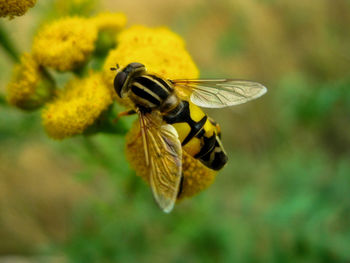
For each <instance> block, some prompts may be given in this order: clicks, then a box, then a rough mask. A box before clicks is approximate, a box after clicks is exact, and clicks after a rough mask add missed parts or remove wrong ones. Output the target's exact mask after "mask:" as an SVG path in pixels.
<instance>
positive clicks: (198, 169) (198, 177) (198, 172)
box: [126, 122, 216, 199]
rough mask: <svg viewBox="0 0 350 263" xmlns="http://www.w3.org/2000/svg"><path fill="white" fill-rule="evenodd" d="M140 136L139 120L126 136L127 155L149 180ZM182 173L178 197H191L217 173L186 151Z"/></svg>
mask: <svg viewBox="0 0 350 263" xmlns="http://www.w3.org/2000/svg"><path fill="white" fill-rule="evenodd" d="M142 149H143V143H142V136H140V128H139V125H138V122H135V123H134V125H133V127H132V129H131V130H130V132H129V133H128V134H127V136H126V156H127V159H128V160H129V162H130V164H131V166H132V168H133V169H135V171H136V174H137V175H138V176H141V177H142V178H143V179H144V180H145V181H146V182H149V174H150V173H149V167H147V165H146V160H145V155H144V151H143V150H142ZM182 155H183V156H182V174H183V177H184V180H183V187H182V192H181V195H180V196H179V198H178V199H182V198H184V197H190V196H193V195H195V194H197V193H198V192H200V191H202V190H204V189H206V188H207V187H208V186H209V185H211V184H212V183H213V181H214V180H215V177H216V173H215V172H214V171H213V170H211V169H209V168H207V167H206V166H204V165H203V164H202V163H201V162H200V161H198V160H197V159H195V158H193V157H192V156H190V155H189V154H187V153H186V152H185V151H183V153H182Z"/></svg>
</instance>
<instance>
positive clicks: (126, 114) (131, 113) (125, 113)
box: [113, 110, 136, 123]
mask: <svg viewBox="0 0 350 263" xmlns="http://www.w3.org/2000/svg"><path fill="white" fill-rule="evenodd" d="M133 114H136V111H135V110H128V111H122V112H119V113H118V115H117V117H116V118H115V119H114V120H113V122H114V123H116V122H117V121H118V120H119V119H120V118H121V117H123V116H130V115H133Z"/></svg>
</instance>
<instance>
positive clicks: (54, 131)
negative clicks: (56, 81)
mask: <svg viewBox="0 0 350 263" xmlns="http://www.w3.org/2000/svg"><path fill="white" fill-rule="evenodd" d="M112 102H113V101H112V94H111V90H110V89H109V88H108V87H107V86H106V85H105V84H104V82H103V80H102V77H101V75H100V74H98V73H95V74H91V75H90V76H88V77H86V78H84V79H79V78H75V79H73V80H71V81H69V82H68V83H67V85H66V86H65V88H64V90H63V91H61V92H60V93H59V94H58V96H57V98H56V99H55V100H54V101H52V102H51V103H49V104H48V105H47V107H46V108H45V109H44V111H43V114H42V118H43V125H44V127H45V130H46V132H47V133H48V135H49V136H50V137H52V138H54V139H63V138H66V137H70V136H72V135H76V134H81V133H83V132H84V130H85V129H86V128H87V127H89V126H90V125H92V124H93V123H94V122H95V120H96V119H97V118H98V117H99V116H100V114H101V113H102V112H103V111H104V110H105V109H106V108H107V107H108V106H109V105H110V104H112Z"/></svg>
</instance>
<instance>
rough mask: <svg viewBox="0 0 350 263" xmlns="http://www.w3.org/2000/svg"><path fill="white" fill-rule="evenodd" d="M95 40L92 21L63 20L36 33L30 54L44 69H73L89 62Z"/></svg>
mask: <svg viewBox="0 0 350 263" xmlns="http://www.w3.org/2000/svg"><path fill="white" fill-rule="evenodd" d="M96 39H97V27H96V25H95V23H93V22H92V21H91V20H89V19H85V18H81V17H68V18H62V19H60V20H57V21H54V22H53V23H51V24H47V25H46V26H44V27H43V28H42V30H41V31H39V33H38V34H37V36H36V37H35V39H34V42H33V55H34V57H35V59H36V60H37V61H38V63H39V64H41V65H43V66H47V67H51V68H53V69H56V70H59V71H69V70H74V69H76V68H78V67H79V66H81V65H82V64H83V63H84V62H86V61H87V60H88V59H89V55H90V54H91V53H92V51H93V50H94V47H95V45H94V44H95V41H96Z"/></svg>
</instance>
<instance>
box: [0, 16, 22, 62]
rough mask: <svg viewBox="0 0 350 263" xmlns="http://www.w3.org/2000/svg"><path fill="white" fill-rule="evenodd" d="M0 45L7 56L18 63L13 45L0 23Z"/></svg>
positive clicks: (17, 55)
mask: <svg viewBox="0 0 350 263" xmlns="http://www.w3.org/2000/svg"><path fill="white" fill-rule="evenodd" d="M0 45H1V46H2V48H3V49H4V50H5V51H6V52H7V54H8V55H9V56H10V57H11V58H12V59H13V60H14V61H16V62H19V53H18V50H17V48H16V47H15V44H14V43H13V41H12V40H11V39H10V37H9V35H8V33H7V32H6V30H5V28H4V27H3V25H2V24H1V23H0Z"/></svg>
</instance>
